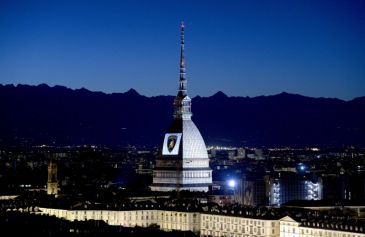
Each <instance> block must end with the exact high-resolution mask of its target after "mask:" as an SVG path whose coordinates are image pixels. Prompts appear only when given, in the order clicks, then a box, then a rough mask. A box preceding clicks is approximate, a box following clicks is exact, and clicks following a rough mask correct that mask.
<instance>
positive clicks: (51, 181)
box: [47, 160, 58, 195]
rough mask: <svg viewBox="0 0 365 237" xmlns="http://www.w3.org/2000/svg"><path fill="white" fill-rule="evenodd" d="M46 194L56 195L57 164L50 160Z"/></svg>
mask: <svg viewBox="0 0 365 237" xmlns="http://www.w3.org/2000/svg"><path fill="white" fill-rule="evenodd" d="M47 194H48V195H57V194H58V180H57V164H56V162H55V161H52V160H51V161H50V162H49V163H48V180H47Z"/></svg>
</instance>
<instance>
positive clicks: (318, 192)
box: [266, 172, 323, 205]
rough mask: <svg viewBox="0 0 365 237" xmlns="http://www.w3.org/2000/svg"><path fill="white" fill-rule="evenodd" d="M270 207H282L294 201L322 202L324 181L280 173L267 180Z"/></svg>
mask: <svg viewBox="0 0 365 237" xmlns="http://www.w3.org/2000/svg"><path fill="white" fill-rule="evenodd" d="M266 185H267V188H266V190H267V191H268V197H269V204H270V205H281V204H283V203H286V202H288V201H292V200H321V199H322V197H323V196H322V190H323V185H322V179H321V178H314V177H310V178H307V177H304V176H301V175H297V174H295V173H292V172H287V173H279V175H278V176H276V177H270V178H268V179H267V180H266Z"/></svg>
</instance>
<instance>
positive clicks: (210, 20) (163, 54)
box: [0, 0, 365, 100]
mask: <svg viewBox="0 0 365 237" xmlns="http://www.w3.org/2000/svg"><path fill="white" fill-rule="evenodd" d="M181 20H184V22H185V26H186V28H185V58H186V65H187V79H188V93H189V95H190V96H191V97H194V96H196V95H198V94H199V95H201V96H210V95H212V94H214V93H216V92H217V91H218V90H221V91H223V92H224V93H226V94H227V95H230V96H259V95H273V94H277V93H280V92H282V91H286V92H289V93H297V94H302V95H306V96H313V97H337V98H341V99H345V100H349V99H353V98H354V97H359V96H364V95H365V1H362V0H360V1H356V0H351V1H347V0H343V1H336V0H329V1H319V0H313V1H293V0H288V1H280V0H278V1H276V0H271V1H261V0H242V1H223V0H222V1H212V0H209V1H171V0H166V1H152V0H146V1H138V0H134V1H122V0H120V1H105V0H104V1H101V0H100V1H92V0H87V1H86V0H85V1H77V0H72V1H67V0H62V1H56V0H49V1H37V0H32V1H30V0H24V1H17V0H0V83H1V84H18V83H21V84H30V85H37V84H40V83H47V84H49V85H50V86H54V85H63V86H66V87H70V88H74V89H76V88H82V87H85V88H87V89H89V90H92V91H103V92H107V93H110V92H125V91H127V90H129V88H134V89H136V90H137V91H138V92H139V93H140V94H143V95H147V96H155V95H174V94H176V91H177V88H178V78H179V74H178V73H179V52H180V46H179V43H180V42H179V40H180V39H179V37H180V32H179V31H180V28H179V27H180V22H181Z"/></svg>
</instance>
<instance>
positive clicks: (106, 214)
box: [38, 207, 365, 237]
mask: <svg viewBox="0 0 365 237" xmlns="http://www.w3.org/2000/svg"><path fill="white" fill-rule="evenodd" d="M149 208H150V207H149ZM39 211H40V212H38V214H42V215H50V216H55V217H58V218H62V219H65V220H69V221H76V220H77V221H88V220H102V221H104V222H105V223H107V224H108V225H114V226H125V227H136V226H140V227H148V226H151V225H157V226H159V227H160V229H161V230H165V231H172V230H178V231H192V232H194V233H196V234H199V236H204V237H205V236H212V237H220V236H232V237H324V236H326V237H365V233H364V231H365V228H364V226H362V225H356V224H355V223H353V224H338V223H335V222H331V221H328V220H325V221H298V220H294V219H292V218H291V217H289V216H285V217H275V216H273V217H272V218H259V217H255V218H252V217H246V216H244V215H242V213H235V214H232V213H228V214H224V213H221V214H219V213H207V212H184V211H173V210H160V209H153V208H152V209H135V210H115V211H114V210H64V209H53V208H39Z"/></svg>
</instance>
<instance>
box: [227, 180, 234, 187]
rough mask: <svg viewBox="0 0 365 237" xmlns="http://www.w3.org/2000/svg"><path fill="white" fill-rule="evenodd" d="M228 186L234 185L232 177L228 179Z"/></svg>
mask: <svg viewBox="0 0 365 237" xmlns="http://www.w3.org/2000/svg"><path fill="white" fill-rule="evenodd" d="M228 186H229V187H231V188H234V187H236V181H235V180H233V179H230V180H228Z"/></svg>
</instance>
